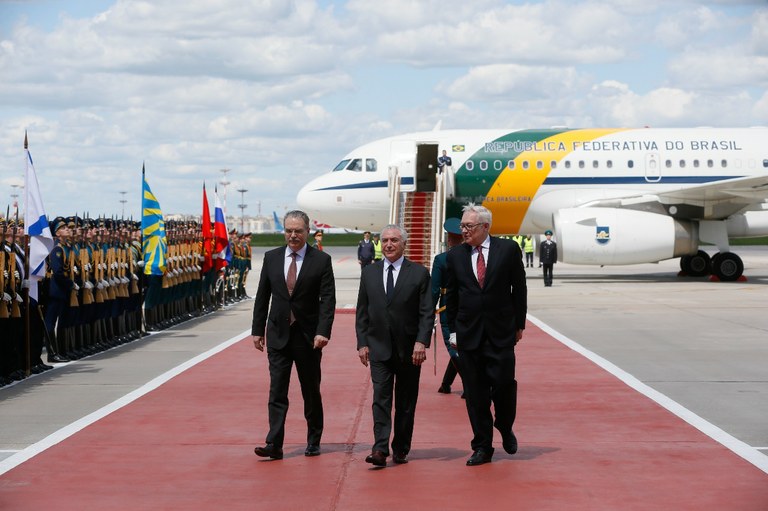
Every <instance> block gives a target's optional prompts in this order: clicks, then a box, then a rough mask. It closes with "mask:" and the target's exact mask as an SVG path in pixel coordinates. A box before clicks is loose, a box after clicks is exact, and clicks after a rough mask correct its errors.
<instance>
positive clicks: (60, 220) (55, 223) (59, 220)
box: [50, 216, 67, 234]
mask: <svg viewBox="0 0 768 511" xmlns="http://www.w3.org/2000/svg"><path fill="white" fill-rule="evenodd" d="M66 226H67V222H66V221H65V220H64V217H60V216H57V217H56V218H54V219H53V220H51V222H50V228H51V232H52V233H54V234H56V233H57V232H58V230H59V229H61V228H62V227H66Z"/></svg>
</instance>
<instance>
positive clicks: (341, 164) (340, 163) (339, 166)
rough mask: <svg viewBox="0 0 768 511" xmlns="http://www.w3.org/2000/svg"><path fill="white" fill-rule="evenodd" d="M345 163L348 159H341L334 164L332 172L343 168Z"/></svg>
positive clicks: (345, 165)
mask: <svg viewBox="0 0 768 511" xmlns="http://www.w3.org/2000/svg"><path fill="white" fill-rule="evenodd" d="M347 163H349V160H341V161H340V162H339V164H338V165H336V166H335V167H334V168H333V172H338V171H339V170H344V169H345V168H346V167H347Z"/></svg>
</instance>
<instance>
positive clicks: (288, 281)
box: [285, 252, 296, 325]
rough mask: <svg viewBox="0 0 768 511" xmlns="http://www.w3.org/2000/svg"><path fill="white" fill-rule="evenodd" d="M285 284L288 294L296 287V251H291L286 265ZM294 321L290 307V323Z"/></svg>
mask: <svg viewBox="0 0 768 511" xmlns="http://www.w3.org/2000/svg"><path fill="white" fill-rule="evenodd" d="M285 285H286V286H288V294H289V295H292V294H293V288H294V287H296V252H291V264H290V265H289V266H288V276H287V277H286V278H285ZM294 321H296V317H295V316H294V315H293V309H291V316H290V324H291V325H293V322H294Z"/></svg>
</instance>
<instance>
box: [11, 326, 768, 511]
mask: <svg viewBox="0 0 768 511" xmlns="http://www.w3.org/2000/svg"><path fill="white" fill-rule="evenodd" d="M336 322H337V323H336V328H335V332H334V337H333V340H332V344H331V345H329V347H328V348H326V351H325V358H324V360H323V387H322V390H323V396H324V404H325V417H326V430H325V433H324V437H323V445H322V449H323V454H322V455H321V456H319V457H317V458H306V457H304V455H303V451H304V446H305V444H304V439H305V425H304V420H303V417H302V412H301V409H302V407H301V397H300V393H299V386H298V382H297V381H296V380H295V378H294V381H293V382H292V387H291V409H290V411H289V421H288V425H287V436H286V445H285V454H286V457H285V459H283V460H281V461H267V460H263V459H260V458H257V457H256V456H255V455H254V454H253V447H254V445H261V444H262V443H263V441H264V435H265V433H266V427H267V418H266V400H267V390H268V376H267V363H266V355H265V354H262V353H259V352H257V351H256V350H254V349H253V347H252V345H250V344H248V343H247V342H240V343H237V344H236V345H234V346H233V347H231V348H229V349H226V350H224V351H222V352H221V353H219V354H217V355H214V356H213V357H212V358H210V359H208V360H206V361H204V362H202V363H200V364H198V365H197V366H195V367H193V368H192V369H191V370H189V371H187V372H185V373H183V374H181V375H180V376H177V377H176V378H174V379H172V380H171V381H170V382H168V383H167V384H165V385H163V386H161V387H160V388H159V389H157V390H155V391H153V392H150V393H149V394H147V395H146V396H144V397H142V398H140V399H138V400H137V401H135V402H133V403H131V404H129V405H128V406H126V407H124V408H122V409H120V410H118V411H117V412H115V413H113V414H111V415H109V416H107V417H106V418H104V419H102V420H100V421H98V422H96V423H95V424H93V425H91V426H89V427H87V428H85V429H84V430H82V431H80V432H79V433H77V434H75V435H73V436H72V437H70V438H68V439H67V440H65V441H63V442H61V443H60V444H58V445H56V446H54V447H52V448H50V449H48V450H47V451H45V452H43V453H42V454H39V455H38V456H36V457H34V458H32V459H30V460H29V461H27V462H26V463H23V464H22V465H20V466H18V467H16V468H14V469H12V470H10V471H9V472H7V473H6V474H4V475H2V476H0V509H2V510H7V511H25V510H34V511H40V510H45V511H57V510H66V511H74V510H78V511H79V510H83V511H88V510H94V511H95V510H99V511H102V510H131V511H139V510H185V511H195V510H241V509H242V510H261V509H264V510H267V509H268V510H302V511H309V510H379V509H380V510H388V511H391V510H393V509H398V510H406V509H407V510H410V509H419V510H422V509H425V510H433V509H434V510H450V509H481V510H482V509H485V510H491V509H514V510H518V511H521V510H536V511H545V510H557V511H562V510H567V511H577V510H592V511H594V510H643V511H646V510H649V509H653V510H676V511H679V510H696V511H705V510H718V511H721V510H729V511H734V510H750V511H760V510H766V509H768V475H766V474H765V473H764V472H762V471H761V470H759V469H757V468H756V467H754V466H753V465H751V464H749V463H747V462H745V461H744V460H742V459H741V458H739V457H738V456H736V455H735V454H733V453H732V452H731V451H729V450H727V449H726V448H725V447H723V446H721V445H720V444H718V443H716V442H715V441H713V440H711V439H710V438H709V437H707V436H705V435H704V434H702V433H700V432H699V431H698V430H696V429H694V428H693V427H691V426H690V425H688V424H686V423H685V422H683V421H682V420H680V419H679V418H677V417H676V416H674V415H673V414H671V413H670V412H668V411H666V410H665V409H663V408H661V407H660V406H659V405H657V404H655V403H653V402H652V401H650V400H649V399H648V398H646V397H644V396H642V395H641V394H638V393H637V392H635V391H634V390H632V389H630V388H629V387H627V386H626V385H625V384H623V383H622V382H620V381H618V380H617V379H616V378H614V377H613V376H611V375H610V374H608V373H606V372H605V371H603V370H602V369H600V368H599V367H597V366H596V365H594V364H593V363H591V362H589V361H588V360H586V359H584V358H583V357H582V356H580V355H578V354H576V353H574V352H573V351H571V350H569V349H568V348H566V347H564V346H563V345H561V344H560V343H559V342H557V341H555V340H554V339H552V338H551V337H549V336H548V335H546V334H544V333H543V332H542V331H541V330H539V329H538V328H536V327H535V326H533V325H529V328H528V329H527V330H526V333H525V338H524V339H523V342H522V344H521V345H520V346H519V348H518V371H519V373H518V380H519V382H520V398H519V407H518V422H517V424H516V428H515V431H516V433H517V436H518V438H519V440H520V452H519V453H518V454H517V455H515V456H509V455H507V454H505V453H504V452H503V450H502V449H501V447H500V441H499V440H498V439H497V442H496V445H497V451H496V454H495V456H494V461H493V463H491V464H488V465H483V466H480V467H467V466H465V464H464V463H465V461H466V458H467V457H468V456H469V455H470V454H471V453H470V450H469V440H470V430H469V425H468V421H467V418H466V411H465V409H464V403H463V400H461V399H460V398H459V388H460V385H458V384H457V385H455V387H454V389H455V390H456V392H454V394H453V395H443V394H438V393H437V392H436V390H437V387H438V386H439V383H440V377H441V376H442V371H443V369H444V368H445V363H446V361H447V355H446V353H445V350H444V348H443V345H442V341H439V344H438V346H437V348H438V350H439V351H438V367H437V372H438V375H437V376H435V375H433V369H432V364H431V359H432V355H431V354H430V356H429V360H430V363H429V365H428V366H425V368H424V370H423V373H422V389H421V395H420V399H419V405H418V407H417V414H416V431H415V438H414V446H413V450H412V452H411V455H410V459H411V462H410V463H409V464H407V465H398V466H394V465H392V464H390V466H388V467H387V468H386V469H381V470H378V469H372V468H371V466H370V465H367V464H366V463H364V462H363V459H364V457H365V456H366V454H368V453H369V451H370V446H371V440H372V436H373V433H372V424H371V410H370V404H371V389H370V384H369V378H368V369H367V368H365V367H363V366H362V365H361V364H360V362H359V360H358V358H357V354H356V350H355V342H354V315H352V314H339V315H337V319H336Z"/></svg>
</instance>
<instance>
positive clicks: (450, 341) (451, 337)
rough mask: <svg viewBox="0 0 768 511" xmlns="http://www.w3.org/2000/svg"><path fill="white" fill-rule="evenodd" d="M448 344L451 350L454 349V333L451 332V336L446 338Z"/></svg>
mask: <svg viewBox="0 0 768 511" xmlns="http://www.w3.org/2000/svg"><path fill="white" fill-rule="evenodd" d="M448 344H450V345H451V347H452V348H454V349H455V348H456V332H451V335H449V336H448Z"/></svg>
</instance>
